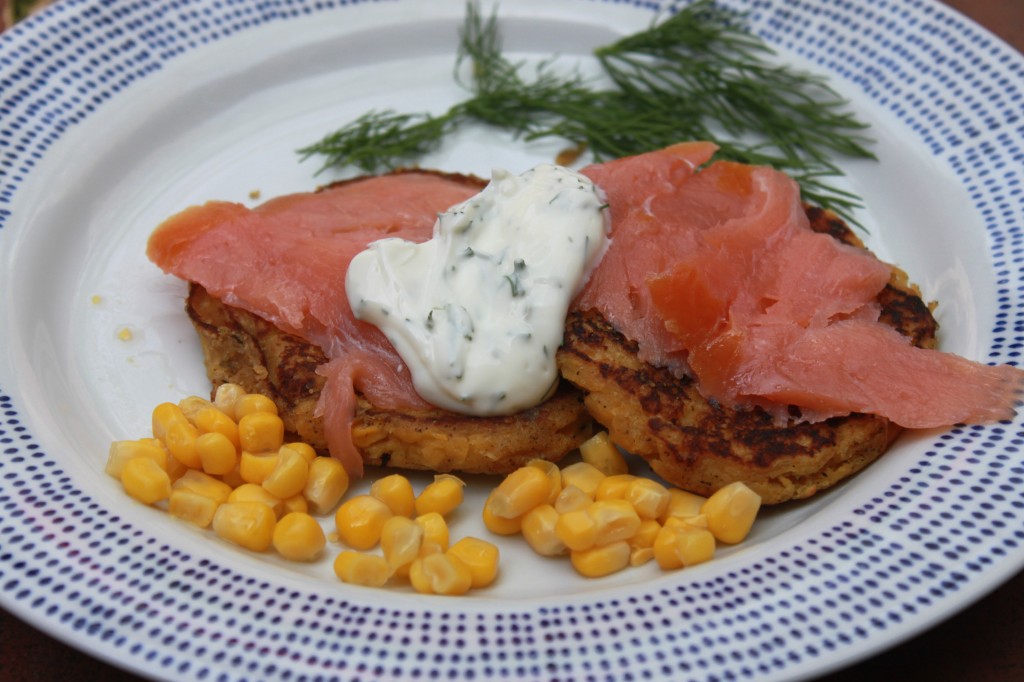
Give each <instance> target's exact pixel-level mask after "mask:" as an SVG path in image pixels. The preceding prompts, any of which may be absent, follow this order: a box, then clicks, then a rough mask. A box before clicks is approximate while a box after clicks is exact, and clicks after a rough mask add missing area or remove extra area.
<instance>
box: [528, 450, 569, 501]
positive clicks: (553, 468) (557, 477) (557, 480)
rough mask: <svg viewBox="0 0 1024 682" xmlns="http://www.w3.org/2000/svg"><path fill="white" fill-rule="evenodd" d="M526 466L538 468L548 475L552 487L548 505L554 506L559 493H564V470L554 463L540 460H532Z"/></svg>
mask: <svg viewBox="0 0 1024 682" xmlns="http://www.w3.org/2000/svg"><path fill="white" fill-rule="evenodd" d="M526 466H531V467H537V468H538V469H540V470H541V471H543V472H544V473H545V474H547V475H548V483H549V484H550V485H551V491H550V492H549V493H548V504H550V505H552V506H553V505H554V504H555V500H557V499H558V495H559V493H561V492H562V470H561V469H559V468H558V465H557V464H555V463H554V462H549V461H548V460H546V459H540V458H537V459H531V460H530V461H529V462H527V463H526Z"/></svg>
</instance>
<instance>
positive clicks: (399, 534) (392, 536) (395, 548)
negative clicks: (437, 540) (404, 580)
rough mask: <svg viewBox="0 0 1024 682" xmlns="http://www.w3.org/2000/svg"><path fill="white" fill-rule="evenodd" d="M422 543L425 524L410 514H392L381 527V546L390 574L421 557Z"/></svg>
mask: <svg viewBox="0 0 1024 682" xmlns="http://www.w3.org/2000/svg"><path fill="white" fill-rule="evenodd" d="M422 545H423V526H422V525H420V524H418V523H416V522H415V521H413V520H412V519H410V518H409V517H408V516H392V517H391V518H390V519H388V520H387V521H385V522H384V525H383V526H382V527H381V531H380V548H381V551H382V552H383V553H384V560H385V561H387V563H388V571H389V573H390V574H394V573H395V572H396V571H398V570H399V569H401V568H402V567H404V566H408V565H409V564H411V563H412V562H413V559H416V558H417V557H419V555H420V547H421V546H422Z"/></svg>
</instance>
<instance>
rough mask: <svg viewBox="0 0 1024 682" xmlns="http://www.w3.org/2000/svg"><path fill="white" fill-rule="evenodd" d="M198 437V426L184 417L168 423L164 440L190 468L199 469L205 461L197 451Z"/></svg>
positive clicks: (175, 455) (180, 460)
mask: <svg viewBox="0 0 1024 682" xmlns="http://www.w3.org/2000/svg"><path fill="white" fill-rule="evenodd" d="M198 437H199V431H198V430H197V429H196V427H194V426H192V424H190V423H189V422H188V421H187V420H185V419H184V418H182V419H181V420H180V421H173V422H171V423H170V424H168V425H167V431H166V433H165V434H164V439H163V440H164V444H165V445H167V450H168V451H170V453H171V454H172V455H174V457H175V458H176V459H177V460H178V461H179V462H181V463H182V464H184V465H185V466H187V467H189V468H190V469H199V468H201V467H202V466H203V462H202V460H201V459H200V458H199V453H198V452H197V451H196V438H198Z"/></svg>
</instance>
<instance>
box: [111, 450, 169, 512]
mask: <svg viewBox="0 0 1024 682" xmlns="http://www.w3.org/2000/svg"><path fill="white" fill-rule="evenodd" d="M121 484H122V485H123V486H124V490H125V492H126V493H128V494H129V495H131V496H132V497H134V498H135V499H136V500H138V501H139V502H142V503H143V504H155V503H156V502H160V501H161V500H166V499H167V498H168V497H170V496H171V477H170V476H168V475H167V472H166V471H164V470H163V469H162V468H161V467H160V465H159V464H157V463H156V462H155V461H153V460H152V459H149V458H148V457H136V458H135V459H130V460H128V461H127V462H125V464H124V467H123V468H122V470H121Z"/></svg>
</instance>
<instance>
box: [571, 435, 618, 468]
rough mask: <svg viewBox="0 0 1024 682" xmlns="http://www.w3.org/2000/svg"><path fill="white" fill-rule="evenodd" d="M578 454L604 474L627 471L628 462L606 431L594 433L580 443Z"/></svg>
mask: <svg viewBox="0 0 1024 682" xmlns="http://www.w3.org/2000/svg"><path fill="white" fill-rule="evenodd" d="M580 456H581V457H582V458H583V461H584V462H586V463H587V464H590V465H592V466H593V467H595V468H597V469H598V470H599V471H600V472H601V473H603V474H604V475H606V476H615V475H617V474H627V473H629V464H627V463H626V459H625V457H623V456H622V453H621V452H619V449H618V448H617V447H615V444H614V443H612V439H611V438H610V437H609V436H608V432H607V431H601V432H599V433H595V434H594V435H593V436H591V437H590V438H588V439H587V440H586V441H584V442H583V444H582V445H580Z"/></svg>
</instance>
